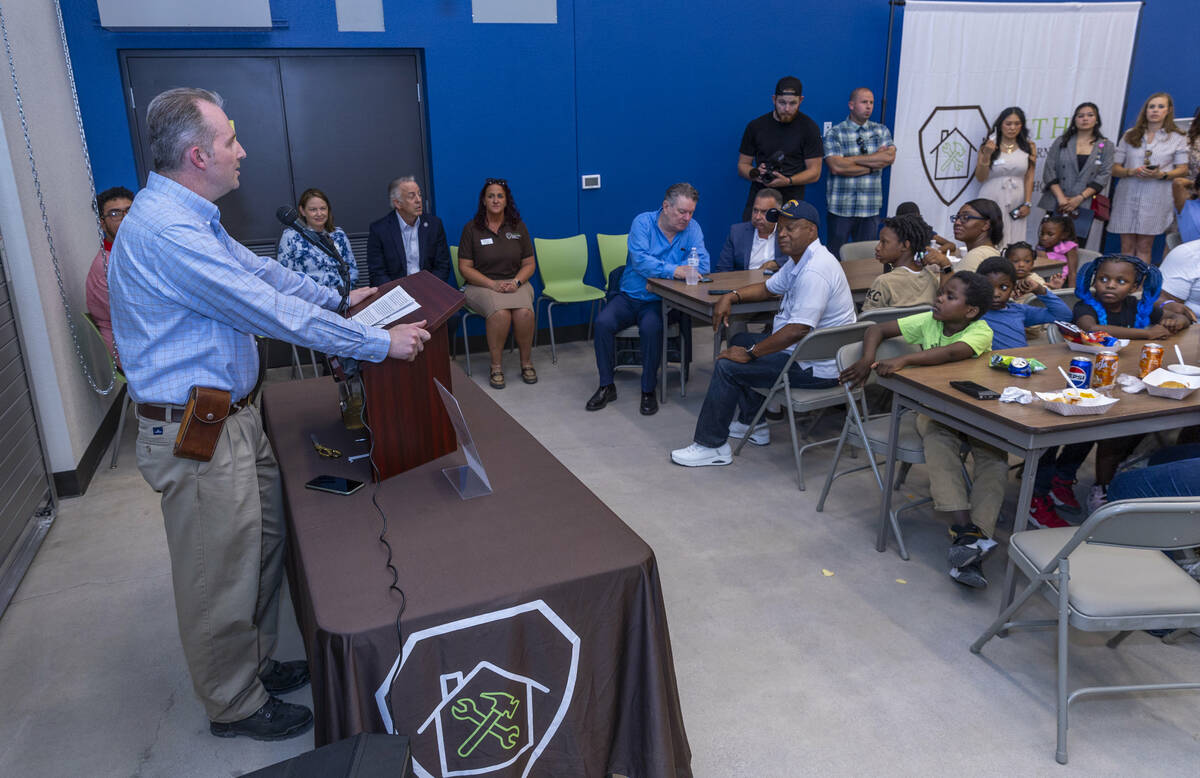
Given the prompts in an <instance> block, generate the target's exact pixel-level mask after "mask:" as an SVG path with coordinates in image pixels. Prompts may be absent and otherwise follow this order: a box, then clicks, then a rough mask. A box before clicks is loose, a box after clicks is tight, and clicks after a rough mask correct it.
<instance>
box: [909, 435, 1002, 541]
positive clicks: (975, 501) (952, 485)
mask: <svg viewBox="0 0 1200 778" xmlns="http://www.w3.org/2000/svg"><path fill="white" fill-rule="evenodd" d="M917 432H919V433H920V434H921V440H922V441H923V443H924V446H925V464H926V466H927V467H928V468H929V492H930V496H932V497H933V507H934V510H939V511H947V512H949V511H966V510H969V511H970V512H971V522H972V523H973V524H975V526H977V527H979V529H981V530H983V532H984V534H985V535H987V536H988V537H989V538H990V537H992V536H993V535H994V534H995V532H996V519H997V518H998V517H999V516H1000V506H1002V505H1003V504H1004V487H1005V485H1006V484H1007V482H1008V454H1007V453H1005V452H1004V451H1001V450H1000V449H998V448H995V447H994V446H989V445H988V444H986V443H984V442H983V441H981V440H977V439H975V438H970V437H967V436H966V435H964V434H962V433H961V432H956V431H955V430H952V429H950V428H949V427H947V426H945V425H943V424H938V423H937V422H936V421H934V420H933V419H931V418H929V417H928V416H924V415H922V414H918V415H917ZM964 441H966V443H967V445H968V446H969V447H970V449H971V459H972V460H974V464H973V466H972V468H971V493H970V495H968V494H967V482H966V479H965V478H963V472H962V458H961V457H960V456H959V452H960V451H961V450H962V444H963V442H964Z"/></svg>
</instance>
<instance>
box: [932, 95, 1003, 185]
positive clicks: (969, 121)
mask: <svg viewBox="0 0 1200 778" xmlns="http://www.w3.org/2000/svg"><path fill="white" fill-rule="evenodd" d="M988 129H989V125H988V122H987V117H986V116H984V114H983V108H982V107H980V106H978V105H939V106H938V107H937V108H934V109H933V112H932V113H930V114H929V118H928V119H926V120H925V123H924V124H922V125H921V130H920V132H919V133H918V136H917V142H918V145H919V147H920V150H921V166H922V167H923V168H924V169H925V178H926V179H927V180H928V181H929V186H930V188H932V189H933V191H934V193H935V194H937V196H938V199H939V200H941V201H942V203H943V204H944V205H951V204H952V203H953V202H954V201H955V200H957V199H958V198H959V197H960V196H962V193H963V192H965V191H966V189H967V187H968V186H970V185H971V175H972V174H973V173H974V171H975V163H976V161H977V160H978V158H979V147H980V146H981V145H982V144H983V139H984V138H985V137H986V136H987V134H988Z"/></svg>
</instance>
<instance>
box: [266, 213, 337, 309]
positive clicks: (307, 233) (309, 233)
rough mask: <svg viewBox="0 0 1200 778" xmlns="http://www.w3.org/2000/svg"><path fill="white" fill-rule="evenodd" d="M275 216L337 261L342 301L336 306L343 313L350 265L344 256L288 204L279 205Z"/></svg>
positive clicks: (330, 241)
mask: <svg viewBox="0 0 1200 778" xmlns="http://www.w3.org/2000/svg"><path fill="white" fill-rule="evenodd" d="M275 218H276V219H278V220H279V221H280V222H281V223H282V224H283V226H285V227H291V228H292V229H293V230H295V231H296V232H297V233H299V235H300V237H302V238H304V239H305V240H306V241H308V242H309V243H311V244H312V245H314V246H316V247H317V248H319V249H320V250H321V251H323V252H325V254H327V255H329V257H330V258H332V259H333V260H334V261H335V262H337V263H338V275H339V276H341V279H342V289H341V294H342V302H341V305H339V306H338V311H339V312H341V313H345V312H346V309H347V307H348V298H349V294H350V266H349V265H348V264H347V263H346V258H345V257H343V256H342V255H341V253H340V252H339V251H338V250H337V246H336V245H334V243H333V241H332V240H330V239H329V238H328V237H327V236H325V235H324V234H323V233H317V232H315V231H314V230H312V229H310V228H309V227H308V226H307V225H306V224H305V223H304V221H302V220H301V218H300V212H299V211H297V210H296V209H295V208H293V207H292V206H290V205H281V206H279V208H278V209H276V211H275Z"/></svg>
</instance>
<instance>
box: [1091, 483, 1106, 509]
mask: <svg viewBox="0 0 1200 778" xmlns="http://www.w3.org/2000/svg"><path fill="white" fill-rule="evenodd" d="M1106 502H1108V487H1106V486H1101V485H1100V484H1092V490H1091V491H1090V492H1088V501H1087V507H1088V513H1095V512H1096V511H1097V510H1099V509H1100V506H1101V505H1104V504H1105V503H1106Z"/></svg>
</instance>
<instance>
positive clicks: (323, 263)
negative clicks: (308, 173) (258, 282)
mask: <svg viewBox="0 0 1200 778" xmlns="http://www.w3.org/2000/svg"><path fill="white" fill-rule="evenodd" d="M300 218H301V219H303V220H304V223H305V224H306V225H308V228H309V229H311V230H313V231H314V232H318V233H322V232H323V233H326V234H328V235H329V237H330V238H331V239H332V240H333V245H334V246H336V247H337V250H338V253H339V254H341V255H342V258H343V259H345V260H346V264H348V265H349V266H350V286H351V287H352V288H353V286H354V284H355V282H357V281H358V267H357V266H355V264H354V252H353V251H351V250H350V239H349V238H347V237H346V233H345V232H343V231H342V228H341V227H335V226H334V225H333V209H332V208H331V207H330V206H329V198H328V197H327V196H326V195H325V193H324V192H322V191H321V190H320V189H306V190H304V194H302V195H300ZM277 256H278V257H279V264H281V265H283V266H284V267H286V268H288V269H290V270H295V271H296V272H297V273H303V274H304V275H306V276H308V277H309V278H311V279H312V280H313V281H316V282H317V283H318V284H320V285H322V286H328V287H329V288H330V289H337V288H338V287H340V286H341V283H342V277H341V274H340V273H339V271H338V264H337V262H335V261H334V260H333V258H332V257H330V256H329V255H328V254H326V253H325V252H323V251H321V250H320V249H319V248H317V247H316V246H314V245H312V244H311V243H309V242H308V241H307V240H305V239H304V238H303V237H302V236H301V235H300V233H298V232H296V231H295V230H293V229H292V228H291V227H288V228H286V229H284V231H283V235H282V236H281V237H280V238H279V250H278V252H277Z"/></svg>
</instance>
